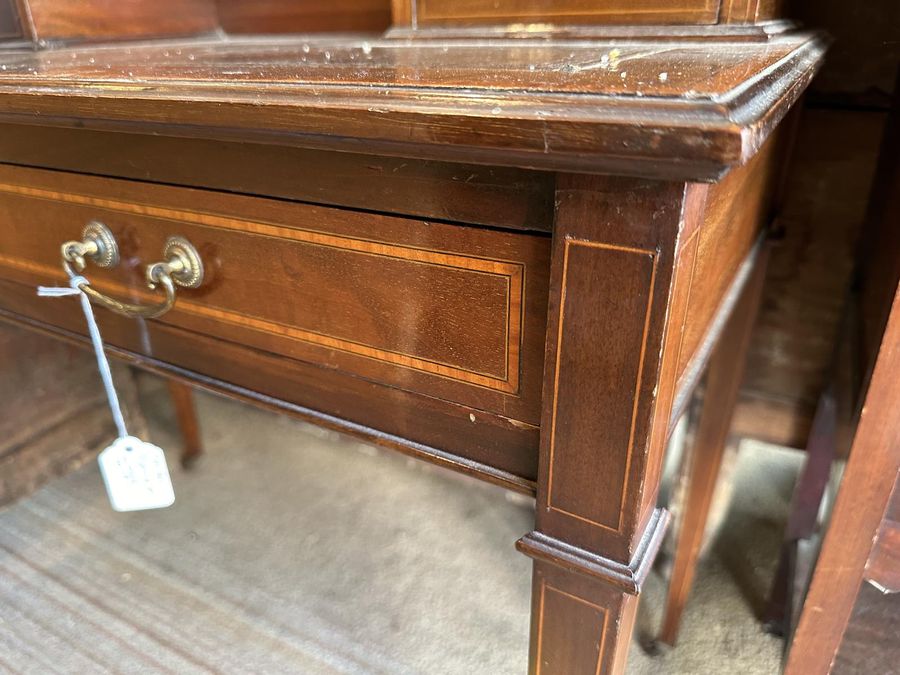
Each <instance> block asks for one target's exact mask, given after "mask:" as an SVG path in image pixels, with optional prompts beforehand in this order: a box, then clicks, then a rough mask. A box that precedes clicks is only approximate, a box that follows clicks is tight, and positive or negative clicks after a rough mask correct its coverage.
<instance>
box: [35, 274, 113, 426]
mask: <svg viewBox="0 0 900 675" xmlns="http://www.w3.org/2000/svg"><path fill="white" fill-rule="evenodd" d="M90 284H91V282H90V281H88V280H87V278H86V277H83V276H81V275H80V274H72V275H71V276H70V277H69V287H68V288H67V287H65V286H38V289H37V294H38V295H39V296H40V297H42V298H60V297H65V296H69V295H77V296H78V299H79V300H80V301H81V310H82V311H83V312H84V318H85V320H86V321H87V326H88V333H89V334H90V336H91V344H92V345H93V346H94V355H95V356H96V357H97V368H98V369H99V370H100V379H102V380H103V388H104V389H105V390H106V398H107V400H108V401H109V408H110V410H111V411H112V416H113V421H114V422H115V423H116V430H117V431H118V432H119V438H124V437H125V436H128V430H127V429H126V427H125V418H124V416H123V415H122V408H121V406H120V405H119V396H118V394H117V393H116V387H115V385H114V384H113V379H112V372H111V371H110V369H109V361H107V360H106V352H105V351H104V349H103V338H101V337H100V329H99V328H98V327H97V319H95V318H94V309H93V307H92V306H91V300H90V298H89V297H88V295H87V293H85V292H84V291H83V290H81V286H90Z"/></svg>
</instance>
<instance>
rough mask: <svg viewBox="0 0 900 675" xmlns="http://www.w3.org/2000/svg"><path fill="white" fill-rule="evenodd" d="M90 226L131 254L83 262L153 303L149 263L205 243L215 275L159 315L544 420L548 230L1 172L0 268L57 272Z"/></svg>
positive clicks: (267, 348)
mask: <svg viewBox="0 0 900 675" xmlns="http://www.w3.org/2000/svg"><path fill="white" fill-rule="evenodd" d="M91 220H99V221H101V222H103V223H105V224H106V225H107V226H108V227H109V228H110V229H111V230H112V231H113V233H114V234H115V236H116V239H117V241H118V243H119V246H120V249H121V259H122V262H121V263H120V265H119V266H118V267H117V268H116V269H112V270H102V269H99V268H97V267H96V266H92V265H90V264H89V266H88V268H87V269H86V271H85V274H86V275H87V276H88V278H89V279H90V280H91V281H92V284H93V286H94V287H95V288H96V289H97V290H99V291H102V292H105V293H107V294H109V295H114V296H118V297H121V298H124V299H129V300H134V299H141V300H142V301H144V302H151V301H153V300H154V299H156V298H155V296H154V295H153V294H152V293H151V292H149V291H147V290H146V289H145V288H144V287H143V283H142V281H141V279H142V274H143V269H144V267H145V265H146V264H148V263H150V262H154V261H157V260H160V259H161V258H162V250H163V244H164V241H165V240H166V238H167V237H169V236H171V235H181V236H184V237H186V238H187V239H188V240H190V241H191V242H192V243H193V244H194V245H195V246H196V247H197V248H198V249H199V251H200V254H201V257H202V259H203V262H204V265H205V267H206V280H205V282H204V284H203V285H202V286H201V287H200V288H199V289H195V290H187V289H180V290H179V291H178V300H177V303H176V306H175V309H174V310H173V311H171V312H169V313H168V314H166V315H164V316H162V317H160V318H159V319H156V320H153V321H158V322H160V323H162V324H165V325H167V326H171V327H175V328H178V329H182V330H185V331H191V332H192V333H199V334H202V335H204V336H208V337H211V338H215V339H216V340H221V341H227V342H231V343H237V344H239V345H241V346H243V347H249V348H252V349H255V350H261V351H264V352H267V353H271V354H276V355H279V356H282V357H288V358H290V359H293V360H297V361H300V362H303V363H307V364H310V365H314V366H316V367H318V368H321V369H323V371H327V372H337V373H341V374H343V375H350V376H353V377H357V378H359V377H361V378H366V379H367V380H370V381H373V382H376V383H379V384H383V385H385V386H388V387H392V388H397V389H400V390H403V391H407V392H411V393H415V394H420V395H424V396H429V397H436V398H439V399H442V400H446V401H452V402H454V403H458V404H462V405H465V406H471V407H473V408H477V409H479V410H484V411H487V412H493V413H496V414H501V415H503V416H505V417H509V418H512V419H515V420H519V421H521V422H523V423H526V424H531V425H537V424H538V423H539V417H540V375H541V368H542V351H543V341H544V321H545V315H546V302H547V300H546V298H547V271H548V267H549V238H548V237H546V236H543V235H533V234H525V233H510V232H499V231H495V230H489V229H483V228H477V227H472V226H462V225H452V224H445V223H431V222H425V221H422V220H417V219H406V218H398V217H392V216H384V215H377V214H371V213H365V212H359V211H350V210H340V209H334V208H327V207H320V206H313V205H307V204H298V203H291V202H284V201H279V200H271V199H261V198H254V197H246V196H238V195H232V194H222V193H216V192H209V191H202V190H192V189H187V188H175V187H167V186H159V185H148V184H144V183H137V182H132V181H120V180H113V179H103V178H94V177H88V176H81V175H77V174H66V173H60V172H47V171H38V170H30V169H21V168H12V167H0V276H3V277H4V278H6V279H9V280H12V281H16V282H19V283H23V284H36V283H44V284H46V283H52V282H59V281H60V280H61V278H62V271H61V268H60V264H59V246H60V244H61V243H62V242H63V241H66V240H71V239H78V238H79V236H80V231H81V228H82V227H83V225H84V224H85V223H87V222H89V221H91ZM49 302H56V303H59V302H65V301H60V300H48V299H37V298H35V299H34V303H41V304H45V303H49ZM99 313H100V314H101V318H102V319H103V320H105V321H107V322H108V321H110V320H112V319H113V317H108V316H105V315H106V314H108V312H107V311H105V310H100V312H99ZM140 351H142V352H143V353H145V354H146V355H148V356H153V355H154V354H155V350H154V345H153V344H152V342H151V343H147V344H144V345H143V346H142V348H141V350H140ZM178 365H182V366H184V367H188V368H191V367H192V365H193V364H192V363H180V364H178Z"/></svg>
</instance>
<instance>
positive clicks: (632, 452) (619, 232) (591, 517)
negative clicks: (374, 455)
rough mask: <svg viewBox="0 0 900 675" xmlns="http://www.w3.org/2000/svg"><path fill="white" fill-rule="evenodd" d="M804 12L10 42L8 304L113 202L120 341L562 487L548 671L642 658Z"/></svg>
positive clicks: (272, 396) (109, 219) (63, 313)
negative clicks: (667, 468) (674, 463)
mask: <svg viewBox="0 0 900 675" xmlns="http://www.w3.org/2000/svg"><path fill="white" fill-rule="evenodd" d="M786 28H787V27H786V26H784V25H781V24H771V25H767V26H765V27H763V28H760V27H759V26H756V27H745V28H740V27H731V28H727V29H722V30H721V31H720V32H719V33H716V34H714V35H713V36H712V37H711V36H710V34H709V33H707V34H701V33H700V32H698V31H692V30H691V29H690V28H680V29H655V30H654V29H645V30H644V31H643V32H642V33H641V34H640V35H639V36H638V37H631V38H625V37H622V36H621V34H620V33H621V31H617V30H616V29H615V28H611V29H608V30H606V32H605V33H604V31H603V30H599V29H598V30H595V31H593V32H591V31H586V32H585V33H584V34H580V33H579V32H578V31H574V32H573V33H571V34H561V35H545V36H539V37H526V38H517V39H514V40H513V39H508V38H495V37H492V36H490V35H489V34H484V35H482V36H481V37H472V36H467V35H464V33H465V31H461V34H460V35H459V36H456V37H450V38H447V39H443V40H430V39H423V38H418V39H406V38H404V37H403V36H402V34H401V33H398V34H397V35H396V36H395V37H393V38H387V39H379V40H371V41H368V42H363V41H361V40H357V39H350V38H335V37H329V38H315V39H305V38H246V39H195V40H179V41H166V42H146V43H134V44H118V45H107V46H90V47H88V46H69V47H66V48H59V49H52V50H45V51H25V50H7V51H5V52H0V68H2V70H0V316H2V317H3V318H5V319H7V320H12V321H17V322H19V323H24V324H26V325H29V326H32V327H34V328H36V329H39V330H43V331H47V332H51V333H53V334H56V335H59V336H61V337H67V338H71V339H79V338H78V336H79V335H80V334H83V332H84V331H83V327H82V321H81V319H80V318H79V314H78V310H77V307H75V306H74V303H70V304H71V305H72V306H71V307H69V306H64V305H65V304H66V303H59V302H56V303H50V302H49V301H48V300H46V299H44V300H38V299H37V298H35V297H34V286H35V285H37V284H39V283H44V284H46V283H54V282H59V281H60V280H61V275H62V270H61V269H60V265H59V247H60V244H62V243H63V242H64V241H68V240H78V239H79V238H80V233H81V230H82V227H83V226H84V225H85V223H87V222H90V221H100V222H102V223H104V224H105V225H107V226H108V227H109V229H110V231H111V233H112V235H114V237H115V240H116V242H117V245H118V247H119V249H120V262H119V265H118V267H116V268H114V269H101V268H100V267H99V266H97V265H95V264H92V263H91V261H88V265H87V267H86V269H85V274H86V275H87V276H88V277H89V278H90V280H91V283H92V287H93V288H94V289H95V290H97V291H98V292H103V293H106V294H109V295H113V296H118V297H120V298H128V299H129V301H131V302H135V301H137V302H144V303H151V302H155V301H157V300H158V297H159V296H158V293H159V292H158V291H157V292H151V291H149V290H148V289H147V288H146V287H145V285H144V281H143V270H144V267H145V266H146V265H147V264H149V263H151V262H154V261H157V260H162V258H161V256H162V251H163V247H164V245H165V242H166V240H167V237H169V236H171V235H180V236H183V237H186V238H187V239H188V240H189V241H190V242H191V243H192V244H193V245H194V246H195V247H196V249H197V251H198V253H199V255H200V257H201V258H202V260H203V265H204V268H205V277H204V280H203V283H202V284H201V285H200V286H199V287H198V288H195V289H190V288H184V289H182V288H179V289H177V299H176V302H175V305H174V308H173V309H172V310H171V311H170V312H168V313H165V314H163V315H162V316H160V317H159V318H156V319H149V320H138V321H136V320H134V319H127V318H123V317H120V316H118V315H116V314H114V313H112V312H106V311H102V312H98V314H99V317H98V318H99V319H100V322H101V329H102V330H103V333H104V336H105V338H106V340H107V341H108V343H109V344H110V348H111V351H113V352H114V353H116V354H119V355H121V356H123V357H125V358H129V359H132V360H134V361H136V362H137V363H139V364H141V365H142V366H144V367H147V368H152V369H156V370H159V371H161V372H165V373H167V374H169V375H171V376H174V377H178V378H184V379H187V380H190V381H192V382H194V383H197V384H199V385H200V386H204V387H208V388H211V389H215V390H218V391H224V392H227V393H229V394H231V395H234V396H237V397H241V398H245V399H249V400H254V401H257V402H260V403H262V404H265V405H270V406H275V407H279V408H281V409H286V410H289V411H291V412H293V413H294V414H298V415H301V416H305V417H307V418H310V419H313V420H317V421H319V422H320V423H322V424H327V425H330V426H333V427H336V428H339V429H342V430H345V431H348V432H351V433H356V434H359V435H361V436H364V437H367V438H370V439H373V440H375V441H377V442H380V443H383V444H386V445H390V446H392V447H395V448H398V449H400V450H402V451H404V452H407V453H410V454H413V455H416V456H420V457H423V458H426V459H429V460H431V461H435V462H438V463H440V464H443V465H445V466H450V467H452V468H455V469H458V470H463V471H467V472H469V473H472V474H474V475H477V476H479V477H482V478H485V479H488V480H492V481H494V482H497V483H500V484H502V485H505V486H507V487H510V488H512V489H517V490H520V491H524V492H536V494H537V515H536V524H535V531H534V532H533V533H531V534H529V535H527V536H526V537H525V538H523V540H522V541H521V542H520V544H519V546H520V548H521V549H522V550H523V551H525V552H526V553H528V554H529V555H531V556H532V557H534V558H535V593H534V603H535V604H534V607H535V610H534V616H535V621H534V627H533V636H532V669H533V670H535V671H536V672H538V671H539V672H541V673H544V674H545V675H547V674H550V673H581V672H591V673H594V672H619V671H620V670H621V669H622V668H623V666H624V659H625V653H626V650H627V645H628V642H629V639H630V631H631V621H632V620H633V616H634V609H635V607H636V598H637V594H638V592H639V590H640V586H641V582H642V581H643V578H644V576H645V575H646V572H647V570H648V569H649V565H650V563H651V562H652V559H653V556H654V554H655V551H656V548H657V547H658V544H659V540H660V537H661V535H662V532H663V530H664V527H665V522H666V517H665V514H664V512H662V511H660V510H658V509H656V508H655V498H656V491H657V487H658V480H659V472H660V465H661V460H662V456H663V452H664V449H665V444H666V440H667V438H668V434H669V431H670V427H671V423H672V420H673V419H674V418H675V417H677V414H678V412H679V410H680V409H681V408H682V407H683V405H684V402H685V400H686V397H687V395H688V394H689V392H690V390H691V389H692V387H693V385H694V384H695V383H696V380H697V377H698V376H699V373H700V372H701V370H702V368H703V365H704V363H705V361H706V359H707V356H708V355H709V352H710V350H711V348H712V346H713V345H714V344H715V342H716V338H717V336H718V334H719V332H720V331H721V329H722V326H723V325H724V322H725V321H726V320H727V318H728V315H729V314H730V311H731V309H732V308H733V307H734V305H735V303H736V301H737V299H738V297H739V296H740V293H741V291H742V289H743V287H744V284H745V282H746V280H747V279H748V278H749V277H750V274H751V271H752V269H753V266H754V263H755V260H756V252H757V250H758V246H756V242H757V241H758V240H759V233H760V232H761V231H762V229H763V227H764V226H765V225H766V224H767V222H766V221H767V218H768V211H767V206H766V205H767V203H768V201H767V195H768V194H769V193H770V190H771V185H772V182H773V177H774V174H775V171H774V168H775V164H776V161H777V153H776V149H775V143H774V142H767V140H768V139H769V138H770V137H771V136H772V135H773V131H774V130H775V128H776V126H777V125H778V122H779V121H780V120H781V119H782V118H783V117H784V115H785V114H786V113H787V111H788V109H789V108H790V107H791V105H792V104H793V103H794V102H795V101H796V100H797V98H798V97H799V96H800V94H801V93H802V91H803V89H804V88H805V86H806V85H807V83H808V82H809V80H810V78H811V77H812V76H813V74H814V73H815V71H816V69H817V67H818V64H819V62H820V60H821V57H822V52H823V43H822V40H821V39H820V38H819V37H818V36H816V35H812V34H804V33H794V32H790V31H787V30H786Z"/></svg>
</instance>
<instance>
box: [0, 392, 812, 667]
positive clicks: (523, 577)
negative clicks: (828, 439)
mask: <svg viewBox="0 0 900 675" xmlns="http://www.w3.org/2000/svg"><path fill="white" fill-rule="evenodd" d="M143 388H144V389H145V397H144V398H145V409H146V415H147V417H148V419H149V422H150V427H151V440H153V441H154V442H156V443H157V444H159V445H161V446H162V447H164V448H167V449H168V455H169V463H170V467H171V468H172V473H173V481H174V484H175V492H176V501H175V504H174V506H172V507H171V508H169V509H164V510H160V511H149V512H142V513H129V514H119V513H115V512H113V511H112V510H111V509H110V508H109V506H108V503H107V500H106V495H105V493H104V490H103V484H102V481H101V478H100V476H99V474H98V471H97V467H96V464H95V463H89V464H88V465H86V466H84V467H82V468H81V469H79V470H78V471H76V472H74V473H72V474H70V475H68V476H66V477H65V478H62V479H59V480H57V481H55V482H52V483H51V484H49V485H47V486H46V487H44V488H43V489H41V490H39V491H38V492H36V493H35V494H33V495H32V496H30V497H29V498H27V499H25V500H23V501H20V502H18V503H17V504H14V505H12V506H10V507H8V508H6V509H4V510H3V511H0V672H7V671H8V672H12V673H56V672H60V673H104V672H110V673H162V672H175V673H208V672H220V673H313V674H316V673H390V674H394V673H398V674H400V673H453V674H467V675H468V674H480V673H485V674H489V675H501V674H504V673H524V672H525V670H526V654H527V644H528V621H529V591H530V564H529V561H528V559H527V558H525V557H524V556H522V555H520V554H519V553H517V552H516V551H515V550H514V548H513V543H514V542H515V540H516V539H517V538H518V537H519V536H521V535H522V534H524V533H525V532H527V531H528V530H529V529H531V523H532V519H533V504H532V502H531V500H528V499H525V498H522V497H520V496H518V495H510V494H509V493H506V492H504V491H503V490H500V489H498V488H495V487H493V486H490V485H486V484H483V483H480V482H477V481H474V480H472V479H467V478H465V477H462V476H458V475H455V474H451V473H449V472H447V471H444V470H441V469H438V468H436V467H432V466H430V465H427V464H425V463H423V462H419V461H415V460H410V459H407V458H404V457H402V456H400V455H398V454H396V453H391V452H387V451H381V450H378V449H376V448H374V447H372V446H370V445H367V444H364V443H361V442H359V441H356V440H354V439H350V438H347V437H344V436H341V435H339V434H335V433H332V432H328V431H323V430H320V429H316V428H314V427H311V426H309V425H306V424H303V423H301V422H298V421H296V420H291V419H289V418H287V417H285V416H279V415H275V414H272V413H268V412H264V411H260V410H256V409H253V408H250V407H247V406H244V405H241V404H238V403H235V402H233V401H228V400H224V399H221V398H217V397H213V396H209V395H206V394H198V396H197V399H198V407H199V414H200V421H201V424H202V426H203V438H204V442H205V446H206V453H207V454H206V456H205V457H204V458H203V459H202V460H201V461H200V462H199V464H198V465H197V466H196V467H195V468H194V469H192V470H191V471H184V470H182V469H181V468H180V467H179V466H178V463H177V452H176V450H177V448H178V438H177V436H176V435H175V434H174V433H173V429H174V428H175V425H174V417H173V414H172V411H171V410H170V409H169V403H168V400H167V397H166V396H165V390H164V388H161V387H160V386H159V383H158V382H157V381H155V380H154V379H153V378H146V379H145V380H144V385H143ZM796 454H797V453H786V452H780V451H777V450H773V449H771V448H766V447H762V446H753V445H751V446H750V447H748V448H744V449H742V452H741V454H740V459H739V463H738V466H737V470H736V473H735V485H736V486H737V488H736V490H735V493H734V496H733V499H732V501H731V506H730V508H729V511H728V515H727V517H726V521H725V524H724V525H723V526H722V527H721V528H720V530H719V533H718V535H717V538H716V540H715V541H714V542H713V545H712V547H711V548H710V550H709V554H708V555H707V556H706V557H705V559H704V560H703V562H702V564H701V568H700V571H699V575H698V579H697V583H696V586H695V591H694V593H693V595H692V597H691V601H690V604H689V606H688V609H687V613H686V615H685V619H684V623H683V629H682V633H681V642H680V644H679V646H678V647H677V648H675V649H672V650H668V651H666V652H664V653H661V654H658V655H655V656H650V655H648V654H647V653H646V652H645V651H644V650H643V649H642V648H641V646H640V645H639V644H635V645H633V647H632V650H631V658H630V664H629V672H630V673H633V674H643V673H673V674H674V673H711V672H716V673H749V674H756V673H759V674H763V673H766V674H768V673H776V672H777V671H778V668H779V662H780V650H781V643H780V641H778V640H776V639H774V638H771V637H769V636H767V635H765V634H763V633H762V631H761V630H760V627H759V624H758V623H757V622H756V620H755V618H754V613H755V612H756V611H758V608H759V604H760V602H761V600H762V598H763V597H764V594H765V591H766V586H767V585H768V583H769V579H770V578H771V561H772V560H773V558H774V553H775V551H777V547H778V539H779V536H780V528H781V523H782V522H783V518H784V512H785V509H786V508H787V500H788V497H789V492H790V485H791V481H792V480H793V476H794V475H795V473H796V469H797V464H798V462H799V459H798V458H796V457H795V455H796ZM663 593H664V585H663V582H662V580H661V579H660V577H659V576H658V575H655V574H654V575H653V576H652V577H651V579H650V581H649V583H648V587H647V590H646V593H645V595H644V600H643V601H642V604H641V611H640V614H639V617H638V628H637V633H638V639H640V637H641V636H647V635H651V634H652V632H653V630H654V628H655V626H656V625H657V622H658V620H659V609H660V605H661V600H662V598H663Z"/></svg>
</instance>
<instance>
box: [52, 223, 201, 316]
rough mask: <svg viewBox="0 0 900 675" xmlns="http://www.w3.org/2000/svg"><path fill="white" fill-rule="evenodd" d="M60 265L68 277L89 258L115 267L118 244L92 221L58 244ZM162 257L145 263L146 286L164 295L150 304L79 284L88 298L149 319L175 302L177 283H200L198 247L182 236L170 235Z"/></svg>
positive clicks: (101, 226) (106, 265) (130, 314)
mask: <svg viewBox="0 0 900 675" xmlns="http://www.w3.org/2000/svg"><path fill="white" fill-rule="evenodd" d="M61 253H62V266H63V270H65V272H66V274H67V275H69V277H72V276H76V275H80V274H81V273H82V271H83V270H84V269H85V267H86V266H87V261H88V260H90V261H91V262H93V263H94V264H95V265H97V266H98V267H115V266H116V265H118V263H119V246H118V244H117V243H116V240H115V237H114V236H113V234H112V232H111V231H110V229H109V228H108V227H107V226H106V225H104V224H103V223H100V222H97V221H92V222H90V223H88V224H87V225H86V226H85V228H84V230H83V231H82V233H81V241H67V242H66V243H64V244H63V245H62V247H61ZM163 257H164V259H163V260H162V261H160V262H155V263H151V264H149V265H147V269H146V279H147V286H148V287H149V288H150V289H151V290H153V289H156V288H158V287H160V286H161V287H162V290H163V292H164V293H165V298H164V299H163V300H161V301H160V302H159V303H157V304H153V305H137V304H132V303H128V302H124V301H122V300H117V299H116V298H111V297H109V296H108V295H104V294H103V293H101V292H99V291H97V290H95V289H94V288H92V287H91V285H90V283H89V282H85V283H80V284H78V288H79V290H81V291H82V292H84V293H85V294H87V295H88V297H89V298H90V299H91V302H94V303H96V304H98V305H101V306H103V307H106V308H107V309H109V310H112V311H113V312H116V313H117V314H121V315H122V316H127V317H129V318H138V317H140V318H145V319H152V318H154V317H157V316H161V315H163V314H165V313H166V312H168V311H169V310H170V309H172V307H174V306H175V300H176V297H175V295H176V294H175V292H176V285H177V286H182V287H184V288H197V287H198V286H200V284H202V283H203V261H202V260H200V255H199V254H198V253H197V249H196V248H194V246H193V245H192V244H191V243H190V242H189V241H188V240H187V239H185V238H184V237H169V238H168V239H167V240H166V244H165V246H164V248H163Z"/></svg>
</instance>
